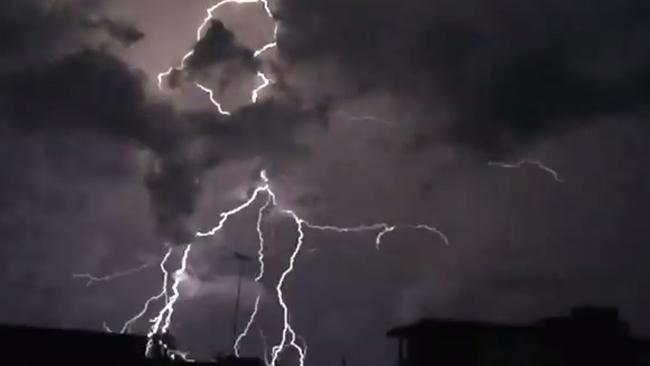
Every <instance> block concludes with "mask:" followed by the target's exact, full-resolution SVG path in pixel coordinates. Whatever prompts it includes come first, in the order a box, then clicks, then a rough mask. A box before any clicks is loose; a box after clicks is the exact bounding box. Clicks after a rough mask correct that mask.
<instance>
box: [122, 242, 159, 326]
mask: <svg viewBox="0 0 650 366" xmlns="http://www.w3.org/2000/svg"><path fill="white" fill-rule="evenodd" d="M171 254H172V248H169V249H168V250H167V253H165V256H164V257H163V259H162V261H160V271H161V272H162V274H163V283H162V289H161V291H160V292H159V293H158V294H156V295H153V296H151V297H150V298H148V299H147V301H145V303H144V305H143V306H142V310H140V312H139V313H137V314H135V315H134V316H132V317H131V318H130V319H129V320H127V321H126V322H125V323H124V325H122V329H121V330H120V333H126V332H128V331H129V330H130V329H131V325H133V323H135V322H136V321H138V320H139V319H140V318H142V317H143V316H144V315H145V314H146V313H147V311H148V310H149V305H151V303H152V302H155V301H158V300H160V299H162V298H163V297H164V298H165V303H167V302H168V301H169V294H168V292H167V281H168V278H169V272H168V271H167V269H166V268H165V264H166V263H167V260H168V259H169V256H170V255H171Z"/></svg>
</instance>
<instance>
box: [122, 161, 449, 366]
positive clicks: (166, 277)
mask: <svg viewBox="0 0 650 366" xmlns="http://www.w3.org/2000/svg"><path fill="white" fill-rule="evenodd" d="M260 180H261V183H260V184H259V185H257V186H256V188H255V189H254V190H253V192H252V194H251V195H250V197H249V198H248V199H247V200H245V201H244V202H243V203H241V204H239V205H238V206H235V207H234V208H232V209H230V210H227V211H223V212H221V213H220V214H219V217H220V218H219V220H218V222H217V224H216V225H215V226H214V227H212V228H211V229H209V230H206V231H199V232H197V233H196V234H195V236H196V237H197V238H203V237H209V236H214V235H216V234H217V233H218V232H219V231H220V230H222V229H223V228H224V226H225V224H226V223H227V221H228V220H229V219H230V218H231V217H232V216H234V215H237V214H238V213H240V212H242V211H243V210H245V209H247V208H248V207H250V206H252V205H253V204H254V203H255V201H256V200H257V199H258V198H259V196H260V195H262V194H265V195H266V201H265V203H264V204H263V205H262V206H261V207H260V208H259V209H258V215H257V221H256V231H257V235H258V240H259V249H258V252H257V254H258V263H259V266H260V267H259V272H258V274H257V275H256V277H255V282H258V283H259V282H260V281H261V280H262V278H263V276H264V247H265V239H264V232H263V230H262V224H263V220H264V214H265V212H267V211H268V210H269V209H271V208H272V207H276V206H278V200H277V197H276V194H275V192H274V191H273V190H272V188H271V184H270V182H269V179H268V177H267V175H266V172H265V171H264V170H263V171H261V172H260ZM281 213H282V214H283V215H285V216H287V217H288V218H290V219H291V220H292V221H293V222H294V223H295V225H296V235H297V239H296V243H295V246H294V249H293V251H292V252H291V256H290V257H289V261H288V264H287V266H286V268H285V269H284V270H283V271H282V274H281V276H280V279H279V280H278V282H277V283H276V285H275V292H276V295H277V298H278V303H279V304H280V306H281V308H282V311H283V328H282V332H281V339H280V341H279V342H278V343H277V344H276V345H274V346H273V347H272V348H271V354H270V360H269V361H268V362H267V364H268V365H269V366H275V365H276V363H277V362H278V360H279V359H280V355H281V353H282V352H283V351H284V350H285V349H286V348H287V347H290V348H293V349H295V350H296V352H297V353H298V355H299V361H300V365H301V366H303V365H304V362H305V358H306V348H307V346H306V342H305V340H304V339H303V338H302V337H301V336H300V335H299V334H297V333H296V331H295V330H294V328H293V326H292V325H291V314H290V310H289V306H288V305H287V302H286V300H285V298H284V284H285V281H286V279H287V278H288V277H289V276H290V275H291V273H292V272H293V270H294V268H295V264H296V260H297V258H298V255H299V254H300V252H301V249H302V247H303V245H304V242H305V230H317V231H333V232H337V233H356V232H366V231H371V232H372V231H374V232H377V234H376V235H375V245H376V246H377V247H379V245H380V244H381V241H382V239H383V237H384V236H385V235H387V234H388V233H390V232H393V231H395V230H397V229H399V228H404V229H413V230H426V231H429V232H432V233H434V234H436V235H437V236H438V237H439V238H440V239H441V240H442V241H443V242H444V243H445V244H446V245H449V240H448V238H447V237H446V236H445V235H444V234H443V233H442V232H441V231H440V230H438V229H437V228H435V227H433V226H430V225H425V224H407V225H394V224H388V223H376V224H371V225H359V226H351V227H341V226H334V225H318V224H313V223H311V222H309V221H307V220H306V219H304V218H302V217H300V216H299V215H298V214H297V213H296V212H295V211H294V210H290V209H282V210H281ZM192 245H193V244H187V245H186V246H185V248H184V250H183V254H182V258H181V263H180V266H179V268H178V269H177V270H176V271H174V272H173V274H171V275H170V272H169V271H168V270H167V268H166V263H167V262H168V260H169V258H170V256H171V255H172V253H173V251H174V248H173V247H170V248H169V249H168V250H167V252H166V254H165V256H164V257H163V259H162V261H161V262H160V269H161V271H162V273H163V281H162V282H163V284H162V288H161V291H160V292H159V293H158V294H156V295H154V296H152V297H150V298H148V299H147V300H146V301H145V303H144V305H143V307H142V309H141V311H140V312H139V313H137V314H136V315H134V316H133V317H131V318H130V319H129V320H128V321H127V322H126V323H124V325H123V326H122V330H121V332H122V333H125V332H128V331H129V329H130V327H131V326H132V324H133V323H134V322H136V321H138V320H139V319H141V318H142V317H143V316H145V315H146V313H147V312H148V310H149V307H150V305H151V304H152V303H154V302H156V301H158V300H161V299H163V298H164V306H163V307H162V309H161V310H160V311H159V312H158V315H157V316H155V317H154V318H153V319H151V323H152V325H151V327H150V329H149V332H148V334H147V336H148V338H149V342H148V343H147V350H146V353H147V354H150V351H151V347H153V346H157V347H163V348H164V349H165V350H166V352H167V354H169V355H177V356H178V357H182V358H187V354H186V353H180V351H178V350H168V348H167V345H165V344H164V342H163V341H162V340H160V339H158V340H155V337H156V336H158V335H164V334H166V333H167V332H168V331H169V328H170V326H171V322H172V316H173V314H174V310H175V309H174V307H175V305H176V303H177V301H178V299H179V297H180V291H179V286H180V284H181V283H182V282H183V280H184V279H185V278H187V276H188V275H187V272H186V270H187V268H188V259H189V254H190V252H191V250H192ZM170 277H171V280H172V284H171V286H170ZM170 289H171V295H170V293H169V291H170ZM259 305H260V297H259V296H258V297H257V298H256V300H255V305H254V310H253V312H252V313H251V315H250V317H249V319H248V321H247V323H246V327H245V328H244V330H243V331H242V333H240V334H239V335H238V337H237V338H236V341H235V344H234V350H233V351H234V353H235V355H236V356H239V346H240V343H241V341H242V340H243V339H244V337H246V335H247V334H248V332H249V330H250V328H251V326H252V324H253V322H254V321H255V316H256V314H257V312H258V309H259ZM298 340H300V343H302V345H300V344H298V342H297V341H298ZM155 342H157V344H155ZM265 355H266V352H265Z"/></svg>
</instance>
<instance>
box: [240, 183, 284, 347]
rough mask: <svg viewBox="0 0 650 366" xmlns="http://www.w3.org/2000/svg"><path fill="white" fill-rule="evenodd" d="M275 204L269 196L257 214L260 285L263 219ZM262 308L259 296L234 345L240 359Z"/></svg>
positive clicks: (272, 197) (256, 279)
mask: <svg viewBox="0 0 650 366" xmlns="http://www.w3.org/2000/svg"><path fill="white" fill-rule="evenodd" d="M261 177H262V180H264V181H267V178H266V176H265V175H262V174H261ZM272 203H273V204H275V196H272V195H269V196H268V198H267V199H266V203H265V204H264V205H263V206H262V207H260V209H259V211H258V212H257V225H256V228H257V237H258V242H259V249H258V251H257V260H258V262H259V264H260V270H259V272H258V274H257V276H256V277H255V282H256V283H259V282H260V281H261V280H262V277H264V233H263V232H262V219H263V217H264V212H265V211H266V210H267V209H268V207H269V206H270V205H271V204H272ZM259 306H260V295H257V297H256V298H255V304H254V306H253V312H252V313H251V315H250V317H249V318H248V322H247V323H246V326H245V327H244V330H243V331H242V332H241V333H240V334H239V335H238V336H237V339H236V340H235V344H234V345H233V352H234V353H235V356H237V357H239V346H240V344H241V341H242V340H243V339H244V337H246V335H247V334H248V331H249V330H250V328H251V325H253V322H254V321H255V317H256V316H257V312H258V310H259Z"/></svg>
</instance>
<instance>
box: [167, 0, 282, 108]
mask: <svg viewBox="0 0 650 366" xmlns="http://www.w3.org/2000/svg"><path fill="white" fill-rule="evenodd" d="M227 4H239V5H241V4H262V6H263V7H264V11H265V12H266V15H267V16H268V17H269V19H271V20H272V21H273V24H274V25H273V40H272V41H271V42H269V43H267V44H265V45H263V46H262V47H260V48H258V49H257V50H255V52H253V57H255V58H258V57H260V56H261V55H263V54H264V53H265V52H266V51H268V50H270V49H272V48H275V47H277V38H278V23H277V22H276V21H275V17H274V16H273V12H272V11H271V8H270V6H269V2H268V0H222V1H220V2H218V3H217V4H215V5H213V6H211V7H209V8H208V9H206V12H207V16H206V17H205V18H204V19H203V22H202V23H201V25H199V27H198V28H197V30H196V41H197V42H199V41H200V40H201V38H202V37H203V34H204V31H205V28H206V27H207V26H208V24H210V21H211V20H212V19H213V17H214V13H215V12H216V11H217V10H219V8H221V7H222V6H224V5H227ZM193 55H194V51H193V50H190V51H189V52H187V53H186V54H185V55H184V56H183V58H182V59H181V63H180V65H178V66H177V67H170V68H169V69H168V70H167V71H165V72H161V73H160V74H158V88H159V89H161V90H162V89H163V80H164V79H165V78H166V77H169V75H170V74H171V73H172V72H174V71H175V70H176V71H183V70H184V69H185V67H186V63H187V60H189V58H190V57H192V56H193ZM257 78H258V79H259V80H260V81H261V83H260V84H259V85H258V86H256V87H255V88H254V89H253V90H252V91H251V97H250V99H251V102H252V103H257V100H258V98H259V93H260V92H261V91H262V90H263V89H265V88H266V87H268V86H269V85H271V83H272V82H273V81H272V80H271V79H270V78H269V77H267V76H266V74H264V72H262V71H261V70H258V71H257ZM194 85H195V86H196V87H197V88H198V89H200V90H201V91H203V92H205V93H206V94H208V96H209V97H210V102H211V103H212V104H213V105H214V106H215V107H217V111H218V112H219V113H220V114H222V115H225V116H229V115H230V114H231V112H230V111H228V110H226V109H224V108H223V106H222V104H221V103H220V102H219V101H218V100H217V99H216V98H215V93H214V91H213V90H212V89H210V88H208V87H206V86H205V85H202V84H200V83H198V82H195V83H194Z"/></svg>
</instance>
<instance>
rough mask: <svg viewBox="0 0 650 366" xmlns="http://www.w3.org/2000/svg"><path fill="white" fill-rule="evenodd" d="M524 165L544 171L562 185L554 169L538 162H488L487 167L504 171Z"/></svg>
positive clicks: (525, 160)
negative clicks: (504, 169) (503, 169)
mask: <svg viewBox="0 0 650 366" xmlns="http://www.w3.org/2000/svg"><path fill="white" fill-rule="evenodd" d="M525 164H529V165H534V166H536V167H538V168H539V169H541V170H543V171H545V172H546V173H548V174H550V175H551V176H552V177H553V179H554V180H555V181H556V182H558V183H562V182H563V181H564V180H563V179H562V178H561V177H560V174H559V173H558V172H557V171H556V170H555V169H553V168H551V167H549V166H548V165H546V164H544V163H542V162H541V161H539V160H530V159H524V160H520V161H518V162H516V163H504V162H500V161H490V162H488V165H489V166H495V167H499V168H506V169H517V168H521V167H522V166H524V165H525Z"/></svg>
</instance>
